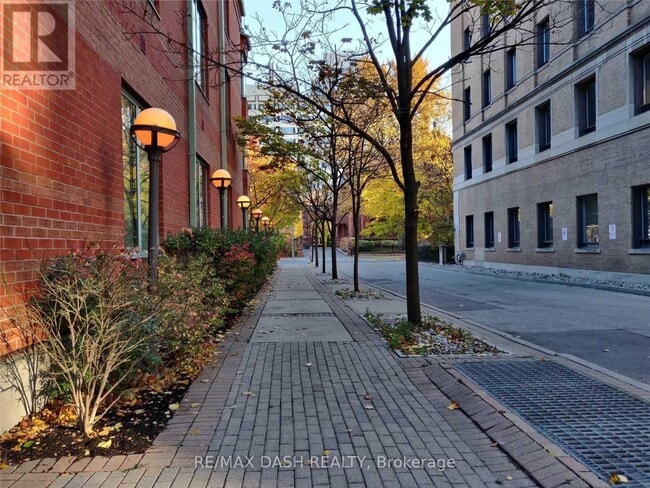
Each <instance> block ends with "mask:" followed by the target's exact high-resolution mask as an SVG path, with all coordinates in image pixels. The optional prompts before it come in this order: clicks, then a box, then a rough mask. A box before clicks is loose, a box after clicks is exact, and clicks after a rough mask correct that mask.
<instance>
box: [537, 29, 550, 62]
mask: <svg viewBox="0 0 650 488" xmlns="http://www.w3.org/2000/svg"><path fill="white" fill-rule="evenodd" d="M536 30H537V32H536V36H535V37H536V38H537V39H536V40H537V67H538V68H541V67H542V66H544V65H545V64H546V63H548V61H549V59H551V28H550V25H549V22H548V18H546V19H544V20H542V21H541V22H540V23H539V24H537V29H536Z"/></svg>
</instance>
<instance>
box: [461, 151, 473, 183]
mask: <svg viewBox="0 0 650 488" xmlns="http://www.w3.org/2000/svg"><path fill="white" fill-rule="evenodd" d="M463 162H464V164H465V180H471V179H472V146H467V147H466V148H465V154H464V160H463Z"/></svg>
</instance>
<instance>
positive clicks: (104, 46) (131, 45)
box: [0, 0, 248, 431]
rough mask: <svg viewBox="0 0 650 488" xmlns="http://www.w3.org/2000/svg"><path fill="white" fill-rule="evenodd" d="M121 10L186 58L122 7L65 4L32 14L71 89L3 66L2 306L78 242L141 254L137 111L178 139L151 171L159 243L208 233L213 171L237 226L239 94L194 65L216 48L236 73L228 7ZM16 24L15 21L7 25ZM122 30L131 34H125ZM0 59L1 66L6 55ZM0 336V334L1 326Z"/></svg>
mask: <svg viewBox="0 0 650 488" xmlns="http://www.w3.org/2000/svg"><path fill="white" fill-rule="evenodd" d="M25 3H29V2H25ZM31 3H32V4H33V5H32V6H34V5H37V6H38V5H42V4H44V3H45V2H43V3H34V2H31ZM131 4H132V5H133V6H134V8H136V9H141V11H142V12H146V15H147V16H149V18H151V19H153V22H155V23H156V24H157V25H159V26H160V30H161V31H164V32H168V33H170V35H171V36H172V37H174V38H175V39H180V40H181V41H183V42H185V41H186V40H188V39H189V43H190V44H191V45H192V46H193V50H192V51H181V52H175V50H173V49H172V50H168V49H167V48H166V44H165V43H164V42H162V41H161V39H159V38H157V37H155V36H153V35H146V34H141V32H147V31H151V29H150V28H147V27H146V26H145V24H144V22H143V21H141V20H139V19H138V18H137V16H135V15H134V14H130V13H127V12H125V9H124V5H123V2H120V1H101V2H75V1H72V0H71V1H70V2H58V3H57V5H58V6H57V7H56V8H52V9H51V10H50V11H48V13H46V14H45V15H52V19H54V20H55V30H54V33H53V36H54V37H56V39H54V38H53V37H50V38H49V41H48V42H51V41H52V40H53V39H54V41H55V42H54V44H51V45H50V47H52V49H54V50H55V51H56V46H61V45H63V44H64V43H65V42H68V45H69V46H70V48H71V49H72V52H71V53H70V56H64V58H65V59H63V60H61V59H60V60H59V61H60V62H66V63H69V65H68V66H66V68H69V69H68V70H67V71H64V72H63V74H62V75H61V76H63V77H64V78H65V79H64V80H63V82H65V83H72V82H74V89H69V88H71V87H72V85H70V86H68V87H67V89H66V86H63V85H62V86H57V87H51V86H49V87H34V86H32V88H31V89H28V87H27V86H25V83H26V82H27V81H29V80H32V82H33V81H34V80H35V81H39V80H41V81H42V82H45V81H48V80H50V79H51V80H52V82H54V81H56V79H55V77H54V76H52V77H51V78H48V77H46V78H34V77H33V76H32V75H34V73H35V71H34V70H35V69H41V70H47V69H49V68H52V69H60V67H59V66H58V65H57V66H52V67H51V66H50V65H49V64H38V63H40V62H41V61H43V60H41V59H40V58H39V60H37V61H36V63H37V66H34V65H33V64H34V63H32V64H31V65H30V63H23V64H21V65H17V67H18V68H20V69H19V70H15V71H13V72H8V71H3V72H2V74H1V75H0V107H1V108H0V110H1V115H2V116H1V119H0V120H1V124H2V125H1V128H2V131H1V132H0V147H1V148H2V165H1V167H0V191H1V193H0V205H1V212H0V265H1V267H2V271H3V272H4V274H5V277H6V278H7V281H8V285H9V286H8V287H7V288H2V287H0V300H2V301H6V300H7V299H8V297H9V296H10V295H11V294H13V293H18V292H20V290H21V289H22V288H24V287H29V286H31V285H32V284H33V283H34V282H35V279H36V269H37V267H38V262H39V259H40V258H42V257H44V256H55V255H57V254H63V253H66V252H69V249H70V246H72V245H78V244H79V243H80V242H82V241H96V242H99V243H102V244H104V245H106V246H110V245H115V246H116V247H117V248H121V247H124V248H135V249H147V235H146V232H147V218H148V212H147V203H148V195H147V189H148V182H149V164H148V161H147V158H146V154H145V153H144V152H143V151H140V150H137V149H136V147H135V145H134V144H133V142H132V141H131V138H130V135H129V127H130V125H131V124H132V122H133V119H134V118H135V116H136V115H137V114H138V112H139V111H140V110H142V109H144V108H146V107H159V108H162V109H164V110H166V111H167V112H169V113H170V114H171V115H172V116H173V117H174V119H175V121H176V125H177V128H178V129H179V131H180V133H181V139H180V141H179V143H178V145H177V146H176V147H175V148H174V149H173V150H171V151H170V152H168V153H166V154H165V155H164V156H163V161H162V165H161V175H160V176H161V181H160V205H159V214H160V238H161V241H162V240H163V239H164V238H165V236H166V235H167V234H169V233H171V232H177V231H179V230H180V229H181V228H183V227H187V226H205V225H209V226H218V225H219V217H220V211H221V209H220V208H219V195H218V193H217V191H216V190H215V189H214V188H211V186H210V185H209V177H210V174H211V173H212V172H213V171H214V170H216V169H219V168H226V169H227V170H228V171H229V172H230V174H231V175H232V186H231V188H230V189H229V190H228V192H227V202H228V210H227V216H228V226H229V227H240V226H241V225H242V222H241V211H240V210H239V209H238V208H237V206H236V200H237V197H238V196H239V195H241V194H243V193H247V188H248V183H247V171H246V168H245V167H244V162H243V158H242V155H241V152H240V151H239V150H238V148H237V146H236V139H235V125H234V122H233V121H232V117H234V116H240V115H243V114H245V110H246V105H245V100H244V99H243V98H242V97H243V94H242V83H241V79H240V77H238V76H236V75H234V74H232V73H229V74H226V73H225V72H224V71H223V70H221V69H218V68H217V69H208V66H207V65H206V62H205V57H202V55H207V54H208V53H214V52H217V51H218V48H219V47H220V46H226V49H225V51H226V52H225V57H226V60H227V62H228V63H230V64H233V63H234V65H237V64H238V63H241V62H242V60H243V59H244V58H245V56H246V51H247V48H248V43H247V39H246V38H245V37H244V36H242V35H241V19H242V16H243V15H244V11H243V4H242V2H241V1H240V0H227V1H220V2H212V1H199V0H190V1H188V0H165V1H161V0H142V1H140V2H132V3H131ZM20 5H22V4H21V3H20V2H10V3H4V4H3V5H0V11H1V12H2V15H0V16H1V17H2V18H4V19H8V18H12V19H13V24H12V22H9V23H7V22H5V23H4V24H3V28H4V29H9V28H8V27H7V26H8V25H16V24H15V23H16V20H15V19H14V18H13V16H14V13H15V12H16V9H17V8H18V7H16V6H20ZM35 8H38V7H35ZM28 12H29V11H28ZM52 12H54V13H52ZM181 12H184V13H183V14H182V15H179V13H181ZM32 14H33V12H32ZM63 14H67V18H68V21H69V22H65V21H64V20H63ZM16 15H18V14H16ZM21 15H22V17H20V16H21ZM25 15H29V13H28V14H25V13H21V14H19V15H18V17H16V18H23V19H24V17H25ZM184 19H188V22H184ZM72 20H74V22H72ZM27 25H29V24H27ZM72 26H74V29H71V27H72ZM222 27H223V28H222ZM129 32H131V33H134V34H133V35H130V36H127V35H126V33H129ZM3 37H4V39H5V43H4V46H5V49H7V46H8V45H10V46H11V47H12V49H13V51H12V52H13V53H14V55H15V56H16V58H17V59H19V60H20V61H24V59H23V58H25V56H26V55H27V54H26V53H30V50H29V49H28V48H26V46H29V44H28V39H22V38H21V37H20V35H19V31H11V32H10V31H9V30H5V31H3ZM226 39H227V40H228V41H226ZM11 42H13V45H11ZM39 42H45V41H43V40H39ZM7 43H10V44H7ZM193 52H195V54H193ZM15 53H18V54H15ZM32 54H33V52H32ZM55 54H60V53H55ZM3 55H4V57H5V60H6V59H7V56H9V52H8V51H5V52H4V53H3ZM40 55H41V54H40V51H39V54H38V56H40ZM45 56H48V55H47V54H46V55H45ZM72 60H74V61H75V62H74V63H72V62H71V61H72ZM28 61H29V60H28ZM31 61H34V60H31ZM64 64H65V63H64ZM2 69H4V70H6V69H7V68H6V64H3V65H2V66H1V67H0V70H2ZM57 73H58V72H57ZM8 75H11V76H10V77H9V78H7V76H8ZM14 75H15V76H14ZM59 75H60V73H59V74H57V76H59ZM26 76H27V78H26ZM8 81H9V82H8ZM10 84H11V85H12V86H9V85H10ZM61 88H63V89H61ZM0 327H5V329H6V327H7V322H6V321H5V322H4V323H3V317H1V316H0ZM19 347H20V344H19V343H18V342H12V343H10V344H4V345H3V347H2V349H3V350H2V351H0V354H4V353H6V352H7V349H8V348H11V349H16V348H19ZM0 391H1V392H2V394H1V395H0V410H1V411H2V422H1V423H0V431H3V430H5V429H6V428H7V427H9V426H11V425H12V423H15V420H16V418H17V416H18V415H19V412H18V409H17V406H18V402H17V399H16V397H15V396H12V395H13V393H12V390H10V389H6V388H5V385H0Z"/></svg>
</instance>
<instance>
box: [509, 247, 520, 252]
mask: <svg viewBox="0 0 650 488" xmlns="http://www.w3.org/2000/svg"><path fill="white" fill-rule="evenodd" d="M506 252H521V248H520V247H509V248H508V249H506Z"/></svg>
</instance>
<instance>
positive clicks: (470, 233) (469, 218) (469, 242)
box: [465, 215, 474, 247]
mask: <svg viewBox="0 0 650 488" xmlns="http://www.w3.org/2000/svg"><path fill="white" fill-rule="evenodd" d="M465 247H474V216H473V215H466V216H465Z"/></svg>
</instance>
